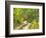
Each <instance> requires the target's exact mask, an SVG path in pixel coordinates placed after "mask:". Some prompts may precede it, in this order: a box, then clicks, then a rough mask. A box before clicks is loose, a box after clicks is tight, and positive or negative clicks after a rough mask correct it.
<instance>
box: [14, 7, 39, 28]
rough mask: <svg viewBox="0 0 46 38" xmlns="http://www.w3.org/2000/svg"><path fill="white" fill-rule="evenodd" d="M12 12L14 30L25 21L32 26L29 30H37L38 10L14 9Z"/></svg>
mask: <svg viewBox="0 0 46 38" xmlns="http://www.w3.org/2000/svg"><path fill="white" fill-rule="evenodd" d="M13 12H14V13H13V16H14V17H13V18H14V20H13V21H14V28H15V26H17V25H20V24H21V23H22V22H23V21H25V20H27V21H28V22H29V23H32V26H31V27H29V28H34V27H35V28H38V26H37V25H38V21H39V9H32V8H14V9H13Z"/></svg>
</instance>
